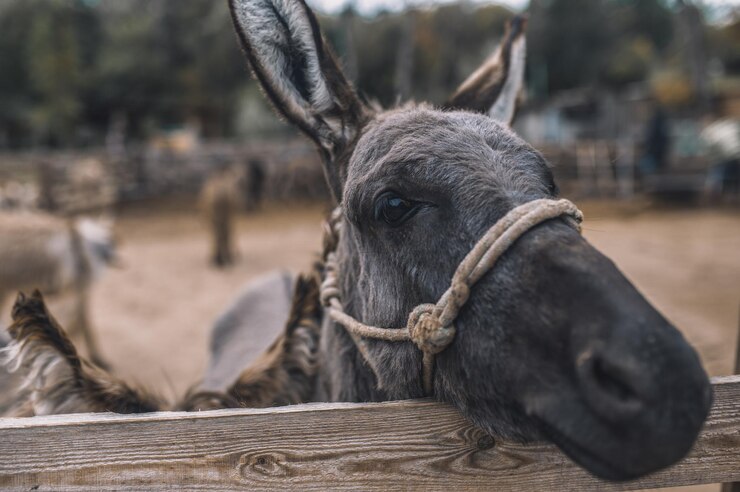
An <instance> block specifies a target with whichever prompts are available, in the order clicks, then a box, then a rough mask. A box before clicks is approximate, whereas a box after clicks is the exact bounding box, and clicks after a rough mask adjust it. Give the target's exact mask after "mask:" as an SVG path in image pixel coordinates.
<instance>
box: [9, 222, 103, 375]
mask: <svg viewBox="0 0 740 492" xmlns="http://www.w3.org/2000/svg"><path fill="white" fill-rule="evenodd" d="M0 258H2V262H0V309H1V308H2V307H3V306H4V305H5V303H6V301H7V300H8V298H9V296H10V295H12V294H14V293H15V292H17V291H18V290H21V289H35V288H38V289H40V290H42V291H43V292H44V293H46V294H57V293H63V292H73V293H74V296H75V303H74V313H73V316H74V321H73V323H72V329H73V331H74V332H80V333H81V334H82V336H83V337H84V339H85V343H86V345H87V349H88V351H89V353H90V355H91V358H92V360H94V361H95V362H96V363H98V364H100V365H104V363H103V362H102V358H101V356H100V350H99V349H98V345H97V341H96V339H95V335H94V332H93V330H92V328H91V326H90V321H89V319H88V304H89V301H88V300H89V295H90V287H91V285H92V283H93V282H94V281H95V280H96V279H97V278H98V277H100V275H101V274H102V273H103V271H104V269H105V267H106V266H107V265H109V264H111V262H113V261H114V259H115V246H114V243H113V238H112V234H111V230H110V225H109V224H107V223H106V222H105V221H95V220H92V219H87V218H79V219H62V218H58V217H55V216H52V215H49V214H45V213H41V212H33V213H31V212H28V213H11V212H5V213H3V212H0Z"/></svg>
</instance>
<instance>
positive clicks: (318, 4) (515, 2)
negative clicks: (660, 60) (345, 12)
mask: <svg viewBox="0 0 740 492" xmlns="http://www.w3.org/2000/svg"><path fill="white" fill-rule="evenodd" d="M351 1H354V2H355V4H356V6H357V9H358V10H359V11H360V12H362V13H363V14H373V13H374V12H377V11H378V10H380V9H383V8H385V9H389V10H398V9H401V8H402V7H403V6H404V4H407V3H408V4H412V5H429V4H434V3H450V2H453V1H456V0H308V3H309V4H311V6H313V7H315V8H318V9H319V10H321V11H323V12H325V13H336V12H339V11H341V10H342V9H343V8H344V7H345V6H346V5H347V4H349V3H350V2H351ZM468 1H470V2H472V3H481V4H483V3H498V4H503V5H507V6H509V7H511V8H514V9H521V8H523V7H526V5H527V4H528V3H529V0H468ZM701 2H702V3H704V4H706V5H707V6H711V7H721V8H722V9H723V10H724V9H729V8H732V7H734V8H740V0H701Z"/></svg>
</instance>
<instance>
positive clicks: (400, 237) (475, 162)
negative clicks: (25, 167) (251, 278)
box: [6, 0, 711, 480]
mask: <svg viewBox="0 0 740 492" xmlns="http://www.w3.org/2000/svg"><path fill="white" fill-rule="evenodd" d="M230 6H231V11H232V16H233V19H234V24H235V27H236V30H237V33H238V36H239V39H240V41H241V44H242V46H243V48H244V51H245V54H246V56H247V59H248V61H249V63H250V65H251V68H252V71H253V72H254V74H255V76H256V78H257V80H258V81H259V82H260V84H261V86H262V88H263V89H264V92H265V93H266V95H267V97H268V98H269V99H270V101H271V102H272V103H273V105H274V106H275V108H276V109H277V111H278V112H279V113H280V114H281V115H283V116H284V117H285V118H286V119H288V120H289V121H290V122H292V123H293V124H294V125H296V126H297V127H298V128H299V129H300V130H301V131H302V132H303V133H304V134H306V135H307V136H308V137H309V138H310V139H311V140H312V141H313V142H314V143H315V144H316V145H317V147H318V150H319V153H320V155H321V157H322V160H323V165H324V172H325V176H326V180H327V183H328V185H329V187H330V189H331V192H332V194H333V196H334V198H335V200H336V203H337V205H338V209H337V211H336V213H335V214H334V215H333V217H332V220H331V221H330V226H329V227H328V232H327V234H326V238H327V240H326V241H325V248H324V253H325V254H324V255H323V259H324V260H325V261H326V265H325V266H319V267H317V268H315V269H314V271H315V272H316V275H319V276H320V277H321V278H322V279H324V283H323V284H322V285H327V280H330V279H332V278H333V279H334V280H335V282H334V283H333V284H332V285H330V287H329V288H326V289H325V288H323V287H322V289H321V291H322V297H324V300H325V301H326V300H332V301H337V300H340V302H341V307H342V309H343V314H344V315H345V316H346V317H351V319H354V320H357V322H358V323H359V322H362V323H368V324H371V325H374V326H379V327H394V326H403V325H405V322H406V319H407V317H408V315H409V313H410V312H412V310H414V307H415V306H420V305H422V304H423V303H428V302H434V301H435V300H437V299H439V298H440V296H442V295H443V293H445V292H446V291H447V287H448V286H449V283H450V278H453V273H454V272H455V271H456V270H457V268H458V265H459V264H460V263H461V261H462V260H463V258H465V257H466V255H467V254H468V252H469V251H470V250H471V248H473V247H474V246H475V245H476V244H478V243H479V239H480V238H481V237H482V236H484V234H486V233H487V231H490V230H491V228H492V226H494V225H495V224H499V223H500V221H501V219H502V218H505V217H508V216H509V214H510V213H511V212H510V211H516V210H520V209H521V207H522V206H524V205H526V204H530V203H534V202H535V201H536V200H543V199H553V198H554V197H556V195H557V193H558V191H557V187H556V185H555V183H554V181H553V176H552V173H551V172H550V169H549V167H548V165H547V163H546V161H545V160H544V158H543V157H542V156H541V155H540V154H539V153H538V152H537V151H536V150H534V149H533V148H532V147H531V146H529V145H528V144H527V143H526V142H524V141H523V140H522V139H521V138H519V137H518V136H517V135H516V134H515V133H513V132H512V131H511V130H510V129H509V125H510V123H511V121H512V119H513V117H514V114H515V112H516V103H517V96H518V94H519V92H520V90H521V87H522V83H523V82H522V78H523V71H524V52H525V38H524V27H525V21H524V20H523V19H515V20H514V21H512V23H511V24H510V27H509V29H508V32H507V33H506V35H505V36H504V39H503V42H502V44H501V46H500V48H499V49H498V50H497V51H496V52H495V53H494V55H493V56H492V57H491V58H490V59H489V60H487V61H486V62H485V63H484V64H483V66H482V67H481V68H479V69H478V70H477V71H476V72H475V73H473V75H471V77H470V78H469V79H467V80H466V81H465V82H463V84H462V85H461V86H460V88H459V89H458V90H457V91H456V92H455V93H454V94H453V95H452V96H451V98H450V99H449V101H447V102H446V103H445V104H444V105H443V106H442V107H440V108H436V107H433V106H430V105H427V104H407V105H405V106H402V107H397V108H393V109H390V110H387V111H384V110H381V109H379V108H375V107H372V106H370V105H368V104H366V103H365V102H364V101H363V100H362V99H361V98H360V97H359V96H358V95H357V94H356V92H355V90H354V89H353V88H352V86H351V85H350V84H349V83H348V82H347V80H346V78H345V76H344V75H343V73H342V72H341V70H340V69H339V67H338V64H337V62H336V60H335V58H334V56H333V55H332V53H331V51H330V49H329V48H328V46H327V45H326V43H325V41H324V38H323V36H322V34H321V32H320V31H319V27H318V22H317V20H316V18H315V16H314V14H313V13H312V12H311V10H310V9H309V8H308V6H307V5H306V4H305V2H304V1H303V0H230ZM331 289H333V291H332V292H331V293H330V292H329V290H331ZM278 294H279V293H278ZM324 294H326V295H324ZM468 295H469V297H468V299H467V302H466V303H464V305H462V303H461V309H460V310H459V312H458V314H457V318H456V319H455V321H454V326H455V329H456V330H455V331H454V332H453V334H454V337H452V338H451V343H450V344H449V345H448V346H446V348H444V349H443V350H441V351H439V353H437V354H436V358H435V360H434V364H433V365H431V366H430V367H431V369H432V372H431V373H427V372H426V368H427V367H428V365H427V364H426V363H425V357H424V356H423V355H422V353H421V352H420V351H419V350H418V349H417V347H416V346H414V345H413V344H410V343H407V342H404V341H387V340H376V339H372V338H362V337H360V336H358V335H357V333H356V332H354V331H352V332H351V331H350V330H349V329H348V328H346V326H348V325H349V324H351V323H349V322H342V323H341V324H340V323H339V322H337V321H336V319H337V317H336V316H335V315H332V313H333V311H332V309H335V308H333V307H332V306H333V305H335V304H332V306H325V307H323V308H321V307H319V308H318V311H314V310H312V309H309V307H310V306H311V303H312V302H318V300H317V299H316V298H315V295H312V296H303V297H301V296H295V295H294V297H293V310H297V309H296V306H297V305H298V304H303V303H307V304H303V305H304V306H305V307H304V309H303V310H306V309H308V311H309V312H312V313H314V314H313V315H315V316H316V317H317V319H318V320H320V323H321V332H320V338H319V339H318V344H319V345H318V349H317V354H316V364H317V365H316V373H315V375H314V376H313V379H311V377H296V378H295V380H297V381H301V382H302V383H306V382H307V381H308V382H309V383H308V384H309V385H310V384H312V385H313V386H312V388H311V391H310V392H309V394H308V396H307V399H308V400H312V401H355V402H360V401H383V400H393V399H405V398H417V397H420V396H424V395H425V394H428V393H429V392H428V391H425V386H426V385H425V382H426V378H425V376H426V375H427V374H430V375H431V379H430V381H429V383H430V385H429V388H430V390H431V395H432V396H433V397H434V398H435V399H436V400H439V401H442V402H447V403H449V404H451V405H453V406H455V407H456V408H457V409H458V410H459V411H460V412H461V413H462V414H463V415H464V416H465V417H466V418H468V419H469V420H470V421H471V422H473V423H474V424H475V425H477V426H479V427H481V428H482V429H483V430H485V431H487V432H489V433H492V434H496V435H499V436H503V437H507V438H513V439H517V440H523V441H529V440H538V439H543V438H544V439H547V440H550V441H552V442H554V443H555V444H556V445H557V446H559V447H560V448H561V449H562V450H563V451H564V452H565V453H566V454H567V455H569V456H570V457H571V458H572V459H573V460H574V461H576V462H577V463H579V464H580V465H581V466H583V467H584V468H586V469H587V470H589V471H590V472H592V473H594V474H596V475H597V476H600V477H603V478H608V479H614V480H621V479H629V478H634V477H637V476H640V475H643V474H646V473H649V472H652V471H654V470H657V469H660V468H662V467H665V466H668V465H670V464H672V463H674V462H676V461H677V460H679V459H681V458H682V457H683V456H684V455H685V454H686V453H687V452H688V450H689V449H690V447H691V445H692V444H693V442H694V440H695V439H696V436H697V434H698V432H699V429H700V427H701V425H702V423H703V422H704V420H705V418H706V416H707V413H708V411H709V407H710V404H711V387H710V385H709V381H708V378H707V375H706V373H705V372H704V370H703V369H702V367H701V364H700V361H699V358H698V356H697V354H696V353H695V351H694V350H693V349H692V348H691V347H690V346H689V345H688V344H687V342H686V341H685V340H684V338H683V337H682V336H681V334H680V333H679V332H678V330H676V329H675V328H674V327H673V326H672V325H671V324H670V323H669V322H668V321H667V320H666V319H665V318H664V317H663V316H661V314H660V313H658V312H657V311H656V310H655V309H654V308H653V307H652V306H650V304H649V303H648V302H647V301H646V300H645V299H644V298H643V297H642V296H641V295H640V294H639V292H637V290H636V289H635V288H634V287H633V286H632V284H631V283H630V282H629V281H628V280H627V279H626V278H625V277H624V276H623V275H622V274H621V273H620V272H619V270H618V269H617V268H616V267H615V266H614V264H613V263H611V262H610V261H609V260H608V259H606V258H605V257H604V256H602V255H601V254H600V253H598V252H597V251H596V250H595V249H594V248H593V247H592V246H591V245H589V244H588V243H587V242H586V241H585V240H584V239H583V238H582V237H581V236H580V235H579V234H578V233H577V232H575V231H574V229H573V227H571V224H569V223H568V221H566V220H561V219H560V218H557V217H556V218H552V219H551V220H547V221H544V222H542V223H540V224H539V225H536V226H533V227H531V228H530V229H529V230H528V231H527V232H526V233H525V234H524V235H523V236H522V237H520V238H519V239H518V240H516V241H514V242H513V243H512V244H511V245H510V247H509V248H508V249H507V250H506V251H505V252H504V253H503V254H502V255H501V256H500V258H499V259H498V263H497V264H496V266H495V268H493V269H490V270H489V271H487V273H485V274H483V275H482V276H481V277H480V279H479V280H478V282H477V283H476V284H475V285H474V286H473V287H472V288H471V290H470V292H469V293H468ZM22 305H23V303H21V306H22ZM18 309H20V308H18ZM18 309H17V311H18ZM303 310H298V311H303ZM22 319H23V317H22V316H21V317H19V318H17V319H16V322H15V323H14V325H13V327H11V334H12V335H13V338H14V341H13V342H11V344H10V345H9V349H6V350H10V351H11V352H13V354H15V355H16V357H11V360H16V364H19V365H24V363H23V359H24V357H26V358H27V357H28V356H29V354H31V353H33V351H31V350H23V348H22V347H23V346H24V343H25V344H26V345H27V343H28V342H24V340H29V339H34V340H37V338H33V337H32V338H24V335H23V334H24V333H29V332H33V330H30V329H26V330H21V329H19V328H18V327H19V326H20V324H19V323H21V321H22ZM32 321H33V320H32ZM44 322H45V321H44V319H35V321H33V322H32V323H26V324H25V325H23V326H27V327H28V326H33V325H34V323H37V324H41V325H43V324H44ZM246 323H247V324H248V321H247V322H246ZM255 323H256V322H255ZM288 326H290V322H289V323H288ZM257 327H258V325H256V324H255V325H252V329H255V328H257ZM371 331H372V330H369V331H368V332H371ZM381 331H384V332H387V331H393V330H381ZM52 332H53V330H52ZM397 332H398V333H401V330H397ZM47 338H48V337H47ZM399 340H403V338H400V337H399ZM42 345H43V344H42ZM49 345H51V343H49ZM27 346H28V345H27ZM309 347H310V345H309ZM56 352H57V353H60V351H59V349H57V350H56ZM268 353H269V352H268ZM304 353H310V350H304ZM284 363H285V359H283V361H282V362H280V363H279V364H278V365H277V366H274V365H272V366H271V365H270V364H263V365H262V367H268V368H270V369H269V370H268V371H267V374H268V376H269V372H270V371H273V370H275V367H279V368H284V367H285V366H284V365H283V364H284ZM30 367H35V365H34V364H30ZM43 367H47V366H43ZM422 369H425V370H424V371H423V370H422ZM253 370H254V371H257V373H259V367H256V368H253ZM281 370H282V369H281ZM288 373H289V374H303V373H301V371H300V370H297V369H296V368H292V369H291V370H288ZM303 375H304V376H305V374H303ZM267 380H269V377H267ZM311 381H312V382H311ZM290 384H292V383H289V385H290ZM303 389H304V390H305V385H304V386H303ZM227 396H229V398H224V397H221V396H218V395H215V396H214V397H213V398H212V399H211V401H210V403H211V404H212V406H211V407H210V408H212V407H216V406H218V405H221V404H226V403H228V402H227V401H226V400H228V399H232V400H237V401H241V397H240V395H239V392H238V391H231V393H230V395H227ZM247 396H249V394H248V392H247ZM304 396H306V395H305V393H304ZM196 400H197V398H196ZM278 401H279V400H277V399H276V402H278ZM232 403H233V401H232Z"/></svg>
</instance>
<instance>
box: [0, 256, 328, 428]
mask: <svg viewBox="0 0 740 492" xmlns="http://www.w3.org/2000/svg"><path fill="white" fill-rule="evenodd" d="M320 271H321V270H320V267H319V266H318V265H316V266H315V268H314V269H313V270H311V271H310V272H309V273H307V274H304V275H301V276H299V277H298V278H297V279H296V281H295V287H294V288H293V289H292V293H291V292H288V293H287V294H286V292H284V291H283V290H284V289H285V288H286V280H288V279H289V277H286V275H285V274H282V273H281V274H279V275H272V276H268V277H266V278H264V279H260V280H259V285H255V286H254V287H260V288H261V289H262V290H260V291H254V290H250V289H247V290H246V291H245V292H244V294H243V295H242V296H240V298H239V299H240V301H241V300H242V299H244V302H240V305H237V306H232V307H231V308H230V309H229V310H228V311H227V313H225V315H224V316H223V317H222V318H221V319H220V320H219V322H218V323H217V324H216V328H215V329H214V331H213V337H214V343H213V344H212V350H213V359H212V361H211V367H209V370H208V372H207V374H206V378H205V381H204V382H203V383H201V384H200V385H194V386H193V387H192V388H191V390H189V391H188V392H187V393H186V394H185V395H184V397H182V398H181V399H180V400H179V401H175V402H172V401H167V400H166V399H165V398H163V397H161V396H160V395H158V394H156V393H153V392H151V391H148V390H146V389H144V388H141V387H138V386H136V385H132V384H129V383H128V382H126V381H123V380H121V379H120V378H118V377H116V376H115V375H113V374H111V373H109V372H108V371H106V370H105V369H103V368H101V367H100V366H99V365H97V364H95V363H91V362H90V361H88V360H87V359H85V358H84V357H82V356H80V354H79V353H78V352H77V349H76V348H75V346H74V344H72V342H71V341H70V340H69V338H68V337H67V334H66V332H65V331H64V329H63V328H62V327H61V325H60V324H59V323H58V322H57V321H56V319H55V318H54V317H53V315H52V314H51V313H50V312H49V310H48V308H47V307H46V304H45V302H44V299H43V296H42V295H41V293H40V292H38V291H35V292H34V293H33V294H32V295H31V296H25V295H24V294H22V293H21V294H19V295H18V297H17V299H16V302H15V304H14V306H13V323H12V324H11V326H10V327H9V328H8V331H9V333H10V336H11V340H10V342H9V343H8V344H7V346H5V347H4V348H0V356H2V359H3V360H4V362H5V368H6V369H7V372H6V371H0V416H6V417H30V416H34V415H53V414H62V413H80V412H116V413H145V412H153V411H160V410H183V411H200V410H211V409H219V408H237V407H243V406H249V407H267V406H275V405H289V404H294V403H302V402H305V401H308V400H310V399H311V397H312V395H313V392H314V388H315V387H316V377H317V373H318V348H319V346H318V340H319V334H320V321H321V304H320V303H319V284H320V278H319V277H320ZM276 291H278V292H277V294H278V297H279V298H283V299H285V300H286V301H287V304H285V305H282V304H277V305H275V304H274V303H273V304H270V303H265V302H262V304H263V306H255V305H254V304H253V302H254V301H256V302H260V301H264V300H266V299H268V298H270V297H271V296H273V295H274V294H275V293H276ZM245 306H247V307H250V306H253V307H255V309H254V310H252V311H251V312H250V313H249V315H247V314H246V313H244V312H243V311H242V310H243V308H244V307H245ZM263 307H266V309H262V308H263ZM275 307H277V308H278V310H277V311H276V310H275ZM282 309H284V310H285V314H286V315H287V320H285V319H284V318H283V319H281V318H282V315H283V312H282ZM265 315H271V316H272V317H271V318H268V319H265V318H264V316H265ZM257 322H259V323H261V325H258V326H255V325H254V324H253V323H257ZM281 323H283V326H284V328H283V330H282V332H280V331H279V329H277V328H276V327H277V326H279V325H280V324H281ZM255 328H263V329H266V330H268V331H270V332H276V333H278V337H277V339H276V340H275V341H274V342H273V343H272V344H271V345H270V346H269V347H268V348H267V350H266V351H265V352H264V353H263V354H261V355H260V356H259V357H257V358H256V359H255V360H254V361H253V363H252V364H249V365H246V364H244V361H240V360H239V357H238V355H239V354H238V353H237V354H234V347H233V345H235V344H237V345H238V344H240V343H241V342H243V337H246V336H248V335H249V331H250V330H251V329H255ZM241 344H242V345H243V343H241Z"/></svg>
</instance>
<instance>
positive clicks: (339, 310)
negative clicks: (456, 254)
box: [321, 199, 583, 395]
mask: <svg viewBox="0 0 740 492" xmlns="http://www.w3.org/2000/svg"><path fill="white" fill-rule="evenodd" d="M558 217H563V218H565V220H566V223H568V224H569V225H570V226H571V227H573V228H575V229H576V230H577V231H579V232H580V230H581V227H580V223H581V222H582V221H583V214H582V213H581V211H580V210H578V208H577V207H576V206H575V205H574V204H573V203H571V202H570V201H568V200H550V199H541V200H534V201H531V202H527V203H525V204H523V205H520V206H518V207H516V208H514V209H513V210H511V211H510V212H509V213H507V214H506V215H505V216H504V217H503V218H501V219H500V220H499V221H498V222H496V223H495V224H494V225H493V227H491V228H490V229H489V230H488V232H486V233H485V234H484V235H483V237H482V238H481V239H480V240H479V241H478V242H477V243H476V245H475V246H474V247H473V249H472V250H471V251H470V252H469V253H468V254H467V255H466V256H465V258H464V259H463V260H462V262H461V263H460V265H459V266H458V267H457V270H456V271H455V274H454V275H453V276H452V282H451V285H450V288H449V289H447V291H446V292H445V293H444V294H442V297H440V298H439V301H437V303H436V304H420V305H419V306H416V308H414V310H413V311H411V314H410V315H409V318H408V322H407V324H406V326H405V327H403V328H378V327H377V326H370V325H366V324H364V323H362V322H360V321H358V320H356V319H355V318H353V317H352V316H350V315H348V314H347V313H345V312H344V309H343V307H342V303H341V301H340V299H339V294H340V292H339V287H338V284H337V273H338V265H337V256H336V242H337V238H338V235H339V232H340V230H341V226H342V222H341V215H340V211H339V209H337V210H335V211H334V213H333V214H332V218H331V220H330V222H329V224H328V227H327V233H330V234H332V236H331V237H332V238H333V239H332V240H330V241H326V240H325V255H326V270H325V278H324V281H323V283H322V285H321V302H322V304H323V305H324V306H325V307H326V310H327V312H328V314H329V317H330V318H331V319H332V320H333V321H335V322H337V323H339V324H340V325H342V326H344V328H345V329H346V330H347V331H348V332H349V334H350V336H351V337H352V339H353V340H354V342H355V344H356V345H357V348H358V349H359V351H360V353H361V354H362V356H363V358H364V359H365V361H366V362H367V364H368V365H369V366H370V368H371V369H372V370H373V372H374V373H375V375H376V377H377V376H378V374H379V372H378V368H377V367H376V366H375V364H374V363H373V360H372V359H371V358H370V357H369V353H368V350H367V346H366V344H365V340H364V339H366V338H372V339H376V340H386V341H391V342H404V341H411V342H413V343H414V344H415V345H416V346H417V347H418V348H419V350H421V352H422V354H423V359H422V360H423V376H424V391H425V393H426V394H427V395H431V394H432V376H433V370H434V356H435V355H436V354H438V353H440V352H442V351H443V350H444V349H446V348H447V347H448V346H449V345H450V344H451V343H452V340H453V339H454V337H455V326H454V325H453V321H455V319H456V318H457V316H458V314H459V313H460V310H461V309H462V307H463V306H464V305H465V303H466V302H467V300H468V298H469V297H470V288H471V287H472V286H473V285H475V283H476V282H478V281H479V280H480V279H481V278H482V277H483V276H484V275H485V274H486V273H488V272H489V271H490V270H491V269H492V268H493V267H494V265H495V264H496V261H497V260H498V259H499V258H500V257H501V255H502V254H504V252H505V251H506V250H507V249H509V247H511V245H512V244H514V242H515V241H516V240H517V239H519V238H520V237H521V236H522V235H524V233H526V232H527V231H529V230H530V229H532V228H533V227H534V226H536V225H538V224H540V223H542V222H545V221H547V220H551V219H555V218H558ZM378 380H379V378H378Z"/></svg>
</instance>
